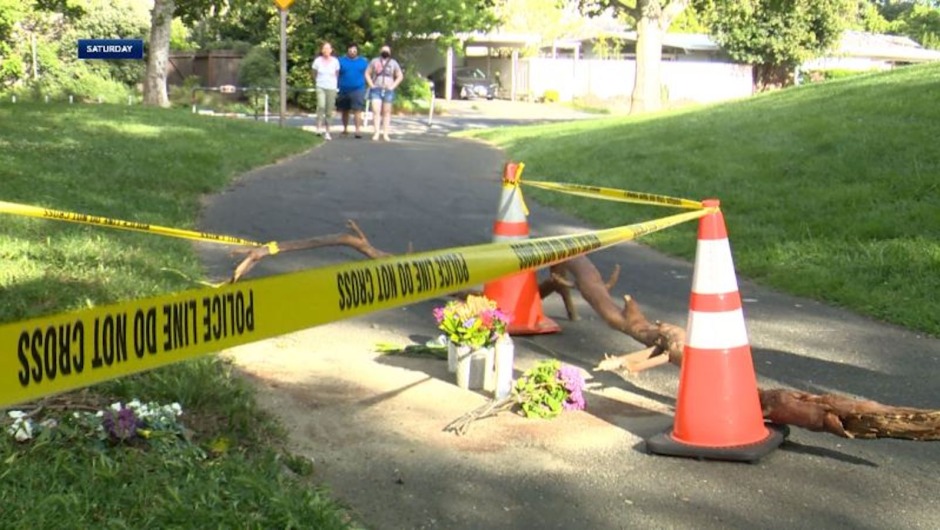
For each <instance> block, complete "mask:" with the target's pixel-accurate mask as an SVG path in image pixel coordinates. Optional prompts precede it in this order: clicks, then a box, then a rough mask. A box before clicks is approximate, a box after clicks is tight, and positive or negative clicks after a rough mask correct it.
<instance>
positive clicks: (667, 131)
mask: <svg viewBox="0 0 940 530" xmlns="http://www.w3.org/2000/svg"><path fill="white" fill-rule="evenodd" d="M938 102H940V65H934V66H923V67H909V68H904V69H898V70H896V71H893V72H889V73H881V74H872V75H866V76H862V77H856V78H851V79H844V80H841V81H833V82H830V83H826V84H818V85H809V86H803V87H797V88H792V89H788V90H785V91H781V92H778V93H773V94H767V95H761V96H757V97H753V98H751V99H748V100H744V101H738V102H733V103H727V104H722V105H715V106H709V107H701V108H696V109H691V110H685V111H679V112H670V113H664V114H657V115H653V116H646V117H631V118H619V119H607V120H597V121H586V122H580V123H573V124H562V125H552V126H541V127H529V128H518V129H516V128H513V129H501V130H490V131H483V132H480V133H474V134H475V135H477V136H479V137H482V138H485V139H487V140H490V141H492V142H494V143H496V144H497V145H500V146H502V147H504V148H505V149H506V150H507V151H508V153H509V155H510V156H511V157H512V158H513V159H516V160H521V161H524V162H525V163H526V175H527V176H528V177H529V178H531V179H537V178H538V179H546V180H555V181H560V182H580V183H590V184H595V185H601V186H612V187H621V188H626V189H631V190H637V191H647V192H651V193H662V194H669V195H677V196H681V197H688V198H706V197H717V198H719V199H721V201H722V209H723V211H724V213H725V217H726V220H727V223H728V229H729V234H730V238H731V244H732V247H733V251H734V256H735V262H736V266H737V269H738V272H739V273H740V274H742V275H744V276H748V277H750V278H753V279H756V280H759V281H761V282H763V283H765V284H767V285H771V286H774V287H777V288H780V289H783V290H787V291H789V292H792V293H795V294H800V295H805V296H810V297H814V298H817V299H820V300H826V301H829V302H832V303H835V304H838V305H842V306H845V307H848V308H851V309H854V310H857V311H859V312H862V313H866V314H869V315H872V316H875V317H877V318H881V319H884V320H887V321H891V322H895V323H898V324H902V325H905V326H909V327H911V328H915V329H919V330H924V331H927V332H929V333H931V334H934V335H940V296H938V295H940V149H937V147H936V146H937V139H938V138H940V104H938ZM529 193H530V196H534V197H536V198H537V199H538V200H539V201H541V202H543V203H545V204H550V205H557V206H560V207H562V208H565V209H567V210H569V211H572V212H575V213H576V214H578V215H580V216H581V217H583V218H585V219H587V220H589V221H592V222H594V223H596V224H598V225H600V226H613V225H617V224H622V223H627V222H632V221H636V220H640V219H647V218H652V217H657V216H661V215H665V214H668V213H670V212H669V211H664V210H659V209H653V208H646V207H637V206H629V205H623V204H617V203H604V202H595V201H588V200H586V199H579V198H574V197H567V196H563V195H558V194H553V193H549V192H538V193H537V192H536V191H535V190H533V191H531V192H529ZM533 222H538V221H537V220H534V221H533ZM644 241H645V242H647V243H649V244H651V245H653V246H655V247H657V248H660V249H662V250H664V251H666V252H669V253H672V254H676V255H679V256H683V257H686V258H691V257H692V256H693V255H694V245H695V235H694V226H688V227H680V228H677V229H671V230H668V231H666V232H664V233H660V234H654V235H653V236H650V237H648V238H644Z"/></svg>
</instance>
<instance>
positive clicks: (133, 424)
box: [7, 399, 184, 445]
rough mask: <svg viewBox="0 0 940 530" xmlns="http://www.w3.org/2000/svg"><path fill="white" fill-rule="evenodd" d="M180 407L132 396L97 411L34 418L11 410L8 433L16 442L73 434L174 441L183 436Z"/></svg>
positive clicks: (105, 438)
mask: <svg viewBox="0 0 940 530" xmlns="http://www.w3.org/2000/svg"><path fill="white" fill-rule="evenodd" d="M182 414H183V409H182V407H180V404H179V403H172V404H169V405H161V404H159V403H154V402H150V403H142V402H141V401H139V400H137V399H134V400H132V401H129V402H127V403H122V402H120V401H119V402H117V403H112V404H111V405H110V406H108V407H106V408H104V409H102V410H98V411H96V412H88V411H79V412H72V413H71V414H62V415H59V417H58V418H56V417H52V416H50V417H47V418H45V419H44V420H42V421H38V422H37V421H34V420H33V418H32V417H31V415H30V414H28V413H26V412H23V411H20V410H11V411H9V412H7V416H9V418H10V419H11V420H12V422H11V424H10V425H8V426H7V433H8V434H9V435H10V436H12V437H13V438H14V439H15V440H16V441H17V442H27V441H29V440H32V439H34V438H36V437H39V436H47V437H56V436H62V437H73V438H76V439H91V440H98V441H100V442H104V443H108V444H113V445H119V444H143V443H147V442H149V443H150V444H151V445H152V444H165V443H173V442H174V441H175V440H178V439H180V438H181V437H182V436H183V432H184V427H183V425H182V424H181V423H180V416H181V415H182Z"/></svg>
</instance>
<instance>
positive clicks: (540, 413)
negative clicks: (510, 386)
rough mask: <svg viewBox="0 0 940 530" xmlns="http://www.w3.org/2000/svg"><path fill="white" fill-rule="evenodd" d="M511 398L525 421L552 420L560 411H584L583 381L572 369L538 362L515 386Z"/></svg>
mask: <svg viewBox="0 0 940 530" xmlns="http://www.w3.org/2000/svg"><path fill="white" fill-rule="evenodd" d="M514 390H515V392H514V395H515V396H514V397H515V401H516V403H518V404H519V406H520V407H521V408H522V413H523V414H525V416H526V417H527V418H554V417H555V416H558V415H559V414H561V412H562V411H564V410H584V405H585V403H584V393H583V392H584V377H583V376H582V375H581V372H580V371H579V370H578V369H577V368H575V367H574V366H569V365H567V364H561V363H560V362H558V361H556V360H554V359H552V360H548V361H542V362H540V363H539V364H537V365H535V366H534V367H532V368H531V369H529V370H527V371H526V372H525V374H523V375H522V377H521V378H520V379H519V380H518V381H517V382H516V387H515V389H514Z"/></svg>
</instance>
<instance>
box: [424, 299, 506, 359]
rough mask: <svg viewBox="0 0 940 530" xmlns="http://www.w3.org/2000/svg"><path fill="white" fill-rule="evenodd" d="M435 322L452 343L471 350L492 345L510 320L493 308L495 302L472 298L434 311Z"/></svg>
mask: <svg viewBox="0 0 940 530" xmlns="http://www.w3.org/2000/svg"><path fill="white" fill-rule="evenodd" d="M434 319H435V320H437V327H438V329H440V330H441V331H443V332H444V333H445V334H446V335H447V338H448V339H449V340H450V341H451V342H453V343H454V344H458V345H467V346H471V347H473V348H486V347H490V346H492V345H494V344H495V343H496V341H497V340H498V339H499V337H500V336H501V335H503V334H504V333H506V326H508V325H509V317H508V316H507V315H506V314H505V313H503V312H502V311H500V310H499V308H498V307H496V302H495V301H493V300H490V299H489V298H487V297H485V296H475V295H470V296H468V297H467V299H466V301H460V300H454V301H451V302H448V303H447V305H445V306H444V307H438V308H436V309H434Z"/></svg>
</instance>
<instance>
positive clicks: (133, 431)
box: [102, 405, 140, 441]
mask: <svg viewBox="0 0 940 530" xmlns="http://www.w3.org/2000/svg"><path fill="white" fill-rule="evenodd" d="M102 424H103V425H104V428H105V430H106V431H107V432H108V434H109V435H111V437H112V438H116V439H118V440H120V441H126V440H130V439H131V438H133V437H134V436H136V435H137V427H138V426H139V425H140V420H138V419H137V416H136V415H135V414H134V410H133V409H129V408H127V407H125V406H124V405H121V408H120V409H119V410H117V411H114V410H108V411H105V413H104V419H103V420H102Z"/></svg>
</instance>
